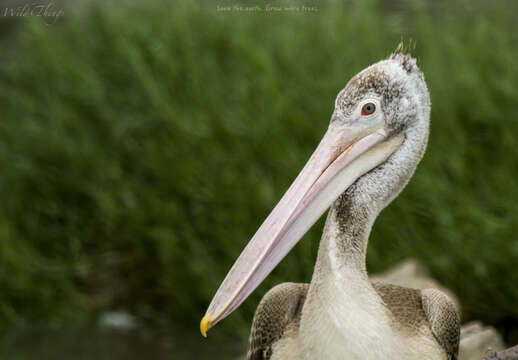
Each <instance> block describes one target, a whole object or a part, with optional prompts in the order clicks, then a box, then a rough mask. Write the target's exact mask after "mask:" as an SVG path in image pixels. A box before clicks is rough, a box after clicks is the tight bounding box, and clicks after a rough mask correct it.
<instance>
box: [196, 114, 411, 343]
mask: <svg viewBox="0 0 518 360" xmlns="http://www.w3.org/2000/svg"><path fill="white" fill-rule="evenodd" d="M336 123H338V122H332V123H331V124H330V126H329V129H328V130H327V132H326V133H325V135H324V137H323V138H322V140H321V141H320V144H319V145H318V147H317V149H316V150H315V152H314V153H313V155H311V157H310V159H309V160H308V162H307V163H306V165H305V166H304V168H303V169H302V171H301V172H300V174H299V175H298V176H297V178H296V179H295V181H294V182H293V183H292V184H291V186H290V187H289V189H288V191H286V193H285V194H284V196H283V197H282V199H281V200H280V201H279V203H278V204H277V206H275V208H274V209H273V211H272V212H271V213H270V215H268V217H267V218H266V220H265V221H264V222H263V224H262V225H261V227H259V229H258V230H257V232H256V233H255V235H254V236H253V237H252V239H251V240H250V242H249V243H248V245H247V246H246V247H245V249H244V250H243V252H242V253H241V255H240V256H239V258H238V259H237V261H236V262H235V263H234V265H233V266H232V268H231V269H230V271H229V273H228V274H227V276H226V278H225V280H224V281H223V283H222V284H221V285H220V287H219V289H218V291H217V293H216V295H215V296H214V298H213V299H212V302H211V303H210V306H209V308H208V309H207V312H206V314H205V316H204V317H203V319H202V321H201V323H200V330H201V333H202V335H203V336H206V332H207V330H208V329H209V328H210V327H211V326H213V325H214V324H216V323H217V322H218V321H220V320H222V319H224V318H225V317H227V316H228V315H229V314H230V313H231V312H232V311H234V310H235V309H236V308H237V307H238V306H239V305H241V303H242V302H243V301H244V300H245V299H246V298H247V297H248V296H249V295H250V293H251V292H252V291H253V290H254V289H255V288H256V287H257V286H259V284H260V283H261V282H262V281H263V280H264V278H265V277H266V276H267V275H268V274H269V273H270V272H271V271H272V270H273V269H274V268H275V266H277V264H278V263H279V262H280V261H281V260H282V259H283V258H284V257H285V256H286V254H288V252H289V251H290V250H291V249H292V248H293V247H294V246H295V244H296V243H297V242H298V241H299V240H300V238H302V236H303V235H304V234H305V233H306V232H307V231H308V230H309V229H310V228H311V226H313V224H314V223H315V222H316V221H317V220H318V219H319V218H320V216H322V214H323V213H324V212H325V211H326V210H327V209H328V208H329V207H330V206H331V204H332V203H333V202H334V201H335V200H336V199H337V198H338V197H339V196H340V194H342V193H343V192H344V191H345V190H346V189H347V188H348V187H349V186H350V185H351V184H352V183H354V182H355V181H356V180H357V179H358V178H359V177H360V176H362V175H364V174H365V173H367V172H368V171H370V170H372V169H373V168H375V167H376V166H378V165H379V164H381V163H383V162H384V161H385V160H386V159H387V158H388V157H389V156H390V155H391V154H392V153H393V152H394V151H395V150H396V149H397V148H398V147H399V146H400V145H401V143H402V140H403V135H400V136H395V137H390V138H389V137H387V134H386V132H385V130H384V128H383V127H382V126H380V125H378V126H376V127H374V128H372V127H371V128H369V127H366V126H363V127H359V126H347V125H343V124H336Z"/></svg>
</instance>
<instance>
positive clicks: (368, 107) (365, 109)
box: [362, 102, 376, 115]
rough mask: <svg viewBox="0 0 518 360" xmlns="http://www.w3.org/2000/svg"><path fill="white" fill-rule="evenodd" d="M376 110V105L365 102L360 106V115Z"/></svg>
mask: <svg viewBox="0 0 518 360" xmlns="http://www.w3.org/2000/svg"><path fill="white" fill-rule="evenodd" d="M374 111H376V105H374V103H371V102H370V103H367V104H365V105H363V107H362V115H370V114H372V113H373V112H374Z"/></svg>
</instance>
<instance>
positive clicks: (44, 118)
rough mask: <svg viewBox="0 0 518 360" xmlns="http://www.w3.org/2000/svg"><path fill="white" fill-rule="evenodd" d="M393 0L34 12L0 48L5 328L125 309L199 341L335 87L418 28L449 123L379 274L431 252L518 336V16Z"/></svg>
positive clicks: (478, 309) (307, 149) (391, 212)
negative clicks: (303, 7)
mask: <svg viewBox="0 0 518 360" xmlns="http://www.w3.org/2000/svg"><path fill="white" fill-rule="evenodd" d="M227 3H228V4H230V5H233V3H230V2H228V1H227V0H222V3H221V4H220V5H226V4H227ZM250 3H251V4H252V5H257V4H256V3H253V2H250ZM387 3H388V2H387ZM387 3H385V2H381V3H378V2H372V1H371V2H367V3H361V4H360V2H358V3H347V4H343V3H341V2H327V3H318V4H317V5H316V6H317V8H318V11H316V12H313V13H296V12H281V13H275V14H271V13H264V12H262V13H258V12H256V13H245V12H222V11H216V4H214V3H209V2H202V3H198V5H194V3H193V2H186V1H180V2H176V3H174V4H171V3H170V2H165V1H164V2H158V3H154V4H152V3H144V2H137V3H124V5H120V4H118V5H114V4H113V3H112V4H111V5H110V4H103V5H98V6H95V5H94V6H92V7H91V8H90V9H89V10H85V12H84V13H83V12H82V13H81V14H75V15H67V16H66V17H65V19H63V21H60V22H59V23H57V24H54V25H52V26H48V25H45V24H44V23H43V22H42V21H38V20H39V19H25V20H24V21H23V23H22V24H21V25H20V26H19V27H18V29H17V34H16V43H12V42H11V43H9V51H8V52H4V53H2V54H0V65H1V66H0V109H1V115H0V117H1V121H0V169H1V174H2V175H1V176H0V193H1V194H2V196H1V201H0V323H1V324H4V325H8V324H27V323H31V322H34V321H44V322H51V323H62V322H65V321H74V322H83V321H89V320H90V319H94V318H95V316H96V314H97V313H98V312H100V311H103V310H106V309H112V308H116V309H120V308H122V309H127V310H129V311H131V312H132V313H135V314H137V315H139V316H140V317H142V318H144V319H151V320H153V321H155V322H164V323H167V322H170V321H172V322H175V323H179V324H185V325H186V326H187V328H189V329H192V331H196V329H197V324H198V321H199V318H200V317H201V315H202V314H203V313H204V311H205V308H206V306H207V305H208V303H209V301H210V299H211V297H212V295H213V294H214V292H215V291H216V289H217V287H218V285H219V283H220V281H221V280H222V279H223V277H224V275H225V274H226V272H227V271H228V269H229V268H230V266H231V265H232V263H233V261H234V260H235V258H236V257H237V255H238V254H239V252H240V251H241V250H242V248H243V247H244V245H245V244H246V242H247V241H248V239H249V238H250V236H251V235H252V234H253V233H254V232H255V230H256V229H257V227H258V226H259V225H260V223H261V222H262V221H263V219H264V218H265V217H266V215H267V214H268V213H269V212H270V210H271V209H272V208H273V206H274V204H275V203H276V201H277V200H278V199H279V198H280V197H281V195H282V194H283V192H284V191H285V189H286V188H287V187H288V185H289V183H290V182H291V181H292V180H293V178H294V177H295V175H296V174H297V173H298V171H299V170H300V169H301V167H302V165H303V164H304V163H305V161H306V160H307V158H308V157H309V155H310V154H311V152H312V150H313V149H314V147H315V146H316V144H317V143H318V140H319V138H320V137H321V135H322V134H323V133H324V131H325V128H326V126H327V123H328V119H329V117H330V115H331V113H332V110H333V104H334V98H335V96H336V94H337V93H338V91H339V90H340V89H341V88H342V87H343V86H344V85H345V84H346V82H347V81H348V79H349V78H350V77H351V76H353V75H354V74H355V73H357V72H358V71H360V70H361V69H363V68H364V67H366V66H367V65H369V64H371V63H373V62H376V61H378V60H380V59H383V58H385V57H387V56H388V55H389V54H390V52H391V51H393V50H394V49H395V47H396V45H397V44H398V42H399V41H400V39H401V38H404V39H409V38H412V39H414V40H415V42H416V43H417V46H416V48H415V50H414V51H413V54H414V55H415V56H416V57H417V58H418V60H419V63H420V66H421V68H422V70H423V71H424V73H425V75H426V79H427V82H428V85H429V89H430V92H431V96H432V133H431V138H430V143H429V147H428V152H427V154H426V156H425V158H424V160H423V162H422V164H421V165H420V167H419V168H418V171H417V173H416V175H415V176H414V178H413V180H412V181H411V182H410V184H409V186H408V187H407V189H406V190H405V191H404V192H403V194H402V195H401V196H400V197H399V198H398V199H397V200H396V201H395V202H394V203H393V204H392V205H391V206H390V207H389V208H388V209H387V210H385V211H384V212H383V213H382V215H381V216H380V218H379V219H378V221H377V222H376V225H375V228H374V231H373V234H372V236H371V242H370V245H369V253H368V266H369V270H370V271H373V272H374V271H381V270H384V269H386V268H387V267H389V266H391V265H393V264H395V263H396V262H398V261H400V260H402V259H404V258H407V257H414V258H417V259H419V260H420V261H421V262H422V263H424V264H425V265H426V266H427V267H429V268H430V270H431V271H432V274H433V276H435V277H436V278H437V279H438V280H439V281H440V282H442V283H444V284H445V285H446V286H448V287H450V288H451V289H452V290H453V291H454V292H455V293H456V294H457V295H458V296H459V298H460V300H461V302H462V307H463V316H464V319H465V320H467V319H471V318H477V319H481V320H483V321H485V322H488V323H491V324H495V325H497V326H499V327H501V328H505V329H507V330H509V331H511V330H512V329H516V328H517V327H518V307H517V306H516V304H518V287H516V284H518V272H517V271H516V268H517V264H518V241H517V239H516V235H515V234H517V233H518V221H517V215H516V214H517V213H518V186H517V184H518V179H517V176H516V175H517V174H518V38H517V36H518V35H517V34H516V32H515V31H514V30H513V24H514V22H515V21H516V18H513V16H514V15H513V14H516V11H510V10H509V6H514V8H516V6H515V5H513V4H512V3H506V2H493V3H491V4H489V3H485V2H479V3H473V2H461V3H460V4H457V5H452V4H449V3H447V2H445V1H443V2H434V3H433V7H431V6H428V5H426V3H420V2H407V1H403V2H398V3H397V4H398V5H397V6H396V5H393V6H388V5H387ZM282 4H285V2H283V3H282ZM259 5H264V4H263V3H262V2H261V3H260V4H259ZM310 5H312V6H315V3H313V4H310ZM3 41H4V43H2V45H3V46H7V45H6V43H5V40H3ZM322 224H323V221H320V222H319V223H318V224H317V226H315V227H314V228H313V229H312V230H311V231H310V233H309V234H308V235H306V237H305V239H304V240H303V241H301V243H300V244H299V245H297V247H296V248H295V249H294V251H293V252H292V253H291V254H290V255H289V256H288V257H287V258H286V259H285V260H284V261H283V262H282V263H281V265H280V266H279V267H278V269H277V270H275V272H274V273H273V274H272V275H271V276H269V277H268V279H267V280H266V281H265V283H264V284H263V285H262V286H261V287H260V288H259V289H258V290H257V291H256V292H255V293H254V294H253V296H252V297H251V298H250V299H249V300H247V302H246V303H245V304H244V305H243V307H242V310H240V311H236V313H235V314H234V315H232V316H231V317H230V318H229V319H228V320H226V322H228V323H229V324H231V325H232V326H233V327H235V326H237V327H238V328H239V329H240V332H241V333H242V334H245V335H246V334H247V332H248V327H249V324H250V321H251V316H252V312H253V310H254V309H255V307H256V305H257V303H258V301H259V299H260V298H261V296H262V295H263V294H264V293H265V291H266V290H267V289H268V288H270V287H271V286H273V285H274V284H276V283H279V282H283V281H309V279H310V276H311V273H312V270H313V264H314V261H315V256H316V250H317V248H318V241H319V236H320V234H321V230H322ZM509 331H508V334H509Z"/></svg>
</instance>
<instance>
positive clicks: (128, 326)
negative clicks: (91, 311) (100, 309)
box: [99, 311, 137, 330]
mask: <svg viewBox="0 0 518 360" xmlns="http://www.w3.org/2000/svg"><path fill="white" fill-rule="evenodd" d="M99 325H100V326H101V327H104V328H112V329H117V330H132V329H134V328H136V327H137V320H136V319H135V317H134V316H133V315H131V314H129V313H127V312H124V311H107V312H104V313H102V314H101V316H100V317H99Z"/></svg>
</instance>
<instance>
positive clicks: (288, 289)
mask: <svg viewBox="0 0 518 360" xmlns="http://www.w3.org/2000/svg"><path fill="white" fill-rule="evenodd" d="M308 287H309V284H296V283H282V284H279V285H277V286H275V287H274V288H272V289H271V290H270V291H268V292H267V293H266V295H264V297H263V299H262V300H261V302H260V303H259V306H258V307H257V310H256V311H255V315H254V321H253V323H252V330H251V333H250V343H249V346H248V354H247V356H246V359H247V360H269V359H270V358H271V356H272V353H273V345H274V344H275V343H276V342H278V341H279V340H280V339H282V338H283V337H285V336H295V335H296V334H297V332H298V328H299V322H300V315H301V313H302V307H303V305H304V301H305V299H306V293H307V291H308Z"/></svg>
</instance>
